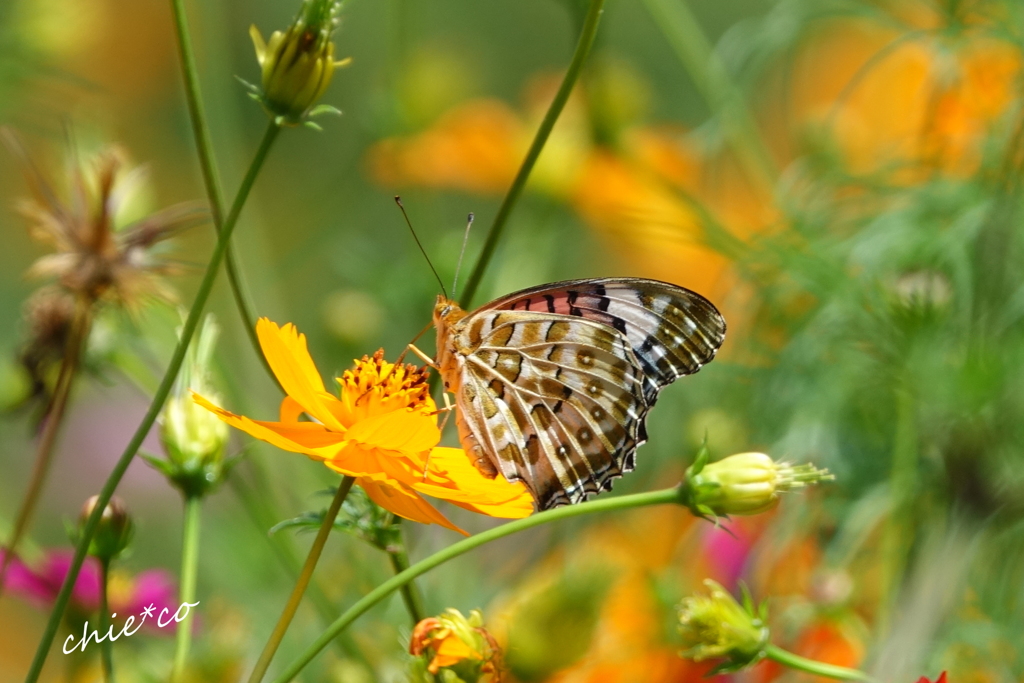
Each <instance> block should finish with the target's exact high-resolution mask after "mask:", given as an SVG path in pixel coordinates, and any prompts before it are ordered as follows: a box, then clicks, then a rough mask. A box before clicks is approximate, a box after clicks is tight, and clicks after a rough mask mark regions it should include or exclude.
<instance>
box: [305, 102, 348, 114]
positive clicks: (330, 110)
mask: <svg viewBox="0 0 1024 683" xmlns="http://www.w3.org/2000/svg"><path fill="white" fill-rule="evenodd" d="M323 114H334V115H335V116H341V110H340V109H338V108H337V107H332V106H331V105H329V104H318V105H316V106H315V107H313V108H312V109H310V110H309V114H307V116H322V115H323Z"/></svg>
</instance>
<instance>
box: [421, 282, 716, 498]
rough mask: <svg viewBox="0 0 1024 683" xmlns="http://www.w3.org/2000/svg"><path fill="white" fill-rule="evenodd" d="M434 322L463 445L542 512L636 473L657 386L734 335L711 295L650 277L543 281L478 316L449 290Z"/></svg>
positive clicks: (689, 370)
mask: <svg viewBox="0 0 1024 683" xmlns="http://www.w3.org/2000/svg"><path fill="white" fill-rule="evenodd" d="M433 319H434V326H435V327H436V329H437V357H436V367H437V368H438V370H439V372H440V375H441V379H442V380H443V381H444V387H445V390H446V391H449V392H451V393H452V394H453V395H454V397H455V406H456V408H457V410H456V423H457V425H458V432H459V440H460V442H461V443H462V446H463V448H464V449H465V450H466V453H467V454H468V455H469V457H470V459H471V460H472V461H473V464H474V465H476V467H477V469H479V470H480V471H481V472H482V473H483V474H485V475H486V476H488V477H492V478H493V477H495V476H497V475H498V474H499V473H500V474H501V475H502V476H504V477H505V478H506V479H508V480H509V481H522V482H523V483H524V484H525V485H526V487H527V488H528V489H529V491H530V493H531V494H532V495H533V498H534V501H535V506H536V509H537V510H547V509H549V508H553V507H557V506H559V505H571V504H575V503H578V502H580V501H582V500H586V499H587V498H589V497H590V496H591V495H592V494H595V493H598V492H600V491H607V490H610V489H611V488H612V481H613V480H614V479H616V478H618V477H620V476H622V474H623V473H624V472H629V471H632V469H633V468H634V466H635V463H636V449H637V447H638V446H640V445H641V444H643V443H644V442H645V441H646V440H647V431H646V428H645V426H644V421H645V418H646V417H647V413H648V411H650V409H651V408H652V407H653V406H654V403H655V401H657V399H658V394H659V392H660V391H661V390H662V389H663V388H664V387H665V386H666V385H668V384H671V383H672V382H674V381H675V380H676V379H678V378H680V377H682V376H683V375H691V374H693V373H695V372H697V371H698V370H700V368H701V366H703V365H704V364H706V363H708V362H710V361H711V360H712V359H713V358H714V357H715V353H716V352H717V351H718V349H719V347H720V346H721V345H722V342H723V341H724V339H725V319H724V318H722V315H721V314H720V313H719V312H718V309H716V308H715V306H714V305H713V304H712V303H711V302H710V301H708V300H707V299H705V298H704V297H702V296H701V295H699V294H697V293H696V292H692V291H690V290H688V289H684V288H682V287H678V286H676V285H672V284H668V283H666V282H658V281H656V280H645V279H640V278H599V279H589V280H570V281H566V282H556V283H552V284H546V285H540V286H538V287H532V288H530V289H524V290H522V291H519V292H515V293H513V294H509V295H507V296H504V297H501V298H500V299H496V300H494V301H492V302H490V303H489V304H486V305H484V306H481V307H480V308H478V309H476V310H474V311H472V312H468V313H467V312H466V311H464V310H463V309H462V308H460V307H459V305H458V304H457V303H455V302H454V301H452V300H451V299H448V298H447V297H446V296H444V295H439V296H438V298H437V304H436V305H435V307H434V315H433Z"/></svg>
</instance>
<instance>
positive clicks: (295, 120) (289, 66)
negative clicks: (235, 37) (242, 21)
mask: <svg viewBox="0 0 1024 683" xmlns="http://www.w3.org/2000/svg"><path fill="white" fill-rule="evenodd" d="M340 7H341V2H339V1H338V0H305V1H304V2H303V4H302V9H301V10H300V11H299V14H298V16H297V17H295V20H294V21H293V22H292V25H291V26H289V27H288V28H287V29H285V30H284V31H274V33H272V34H271V35H270V40H268V41H264V40H263V35H262V34H261V33H260V31H259V29H257V28H256V26H255V25H254V26H252V27H251V28H250V29H249V35H250V36H251V37H252V42H253V46H254V47H255V48H256V60H257V61H258V62H259V65H260V69H261V74H262V79H261V82H262V88H255V87H253V86H250V89H252V90H253V93H254V96H255V98H256V99H257V100H258V101H259V102H260V103H261V104H263V106H264V107H265V108H266V109H267V111H268V112H270V114H271V115H272V116H274V117H275V118H276V119H277V121H278V122H279V123H283V124H290V125H298V124H300V123H306V122H307V121H306V119H307V117H308V116H310V115H315V114H316V113H318V112H315V111H311V110H312V109H313V106H314V105H315V104H316V103H317V101H318V100H319V99H320V97H321V96H322V95H323V94H324V92H325V91H326V90H327V86H329V85H330V83H331V78H332V77H333V75H334V70H335V69H336V68H337V67H339V66H345V65H346V64H348V62H349V61H350V60H347V59H346V60H342V61H340V62H335V61H334V43H333V42H332V40H331V36H332V34H333V33H334V29H335V28H337V25H338V20H337V17H336V15H337V12H338V9H339V8H340ZM327 109H330V110H332V111H337V110H334V109H333V108H327Z"/></svg>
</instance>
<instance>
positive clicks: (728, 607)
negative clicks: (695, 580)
mask: <svg viewBox="0 0 1024 683" xmlns="http://www.w3.org/2000/svg"><path fill="white" fill-rule="evenodd" d="M704 585H705V586H706V587H707V588H708V590H709V594H708V595H694V596H691V597H688V598H684V599H683V601H682V602H681V603H680V605H679V635H680V636H681V637H682V641H683V646H684V647H685V648H686V649H685V650H684V651H683V652H682V653H681V654H682V656H683V657H686V658H687V659H692V660H694V661H695V662H700V661H703V660H705V659H714V658H723V659H724V660H725V661H723V662H722V663H721V664H720V665H719V666H718V667H716V668H715V669H714V671H713V672H712V673H729V672H732V671H738V670H739V669H742V668H744V667H747V666H750V665H751V664H755V663H756V662H758V661H760V660H761V659H763V658H764V656H765V648H766V647H767V645H768V637H769V631H768V627H767V625H766V622H767V614H766V608H765V606H764V605H762V606H761V607H760V609H755V607H754V604H753V601H752V600H751V599H750V595H749V594H748V593H746V592H744V596H743V597H744V600H743V601H744V603H745V604H743V605H741V604H740V603H738V602H737V601H736V599H735V598H733V597H732V595H730V594H729V592H728V591H726V590H725V588H723V587H722V586H721V585H720V584H718V583H716V582H714V581H712V580H710V579H708V580H706V581H704Z"/></svg>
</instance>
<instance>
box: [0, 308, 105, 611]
mask: <svg viewBox="0 0 1024 683" xmlns="http://www.w3.org/2000/svg"><path fill="white" fill-rule="evenodd" d="M91 320H92V302H91V301H89V300H88V299H85V298H84V297H80V298H79V299H78V300H77V302H76V304H75V317H74V319H73V320H72V322H71V331H70V334H69V335H68V341H67V346H66V347H65V349H64V359H63V361H62V362H61V366H60V372H59V374H58V375H57V385H56V386H55V387H54V392H53V399H52V400H51V401H50V406H49V409H48V410H47V411H46V414H45V417H44V418H43V420H44V422H43V431H42V433H41V434H40V435H39V445H38V446H37V447H36V457H35V463H34V465H33V467H32V476H31V479H30V480H29V484H28V488H27V489H26V491H25V497H24V498H23V499H22V501H21V506H20V507H19V508H18V515H17V517H16V518H15V520H14V528H13V529H12V530H11V537H10V539H8V541H7V545H6V552H4V553H3V557H2V558H0V597H2V596H3V590H4V579H5V578H6V576H7V569H8V567H9V566H10V563H11V561H12V560H13V559H14V558H15V556H16V555H17V553H18V546H19V545H20V544H21V540H22V538H23V537H24V536H25V533H26V532H27V531H28V529H29V526H30V524H31V523H32V517H33V515H34V514H35V511H36V506H37V504H38V503H39V497H40V495H42V492H43V486H44V485H45V484H46V479H47V477H48V476H49V473H50V465H51V464H52V462H53V454H54V450H55V448H54V447H55V446H56V445H57V435H58V434H59V432H60V426H61V424H63V422H64V415H65V413H66V412H67V410H66V409H67V405H68V399H69V398H70V396H71V388H72V387H73V386H74V383H75V377H76V376H77V375H78V367H79V362H80V360H81V357H82V350H83V349H84V348H85V343H86V341H87V340H88V339H89V328H90V324H91Z"/></svg>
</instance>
